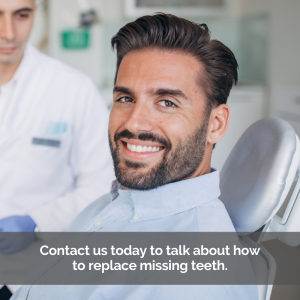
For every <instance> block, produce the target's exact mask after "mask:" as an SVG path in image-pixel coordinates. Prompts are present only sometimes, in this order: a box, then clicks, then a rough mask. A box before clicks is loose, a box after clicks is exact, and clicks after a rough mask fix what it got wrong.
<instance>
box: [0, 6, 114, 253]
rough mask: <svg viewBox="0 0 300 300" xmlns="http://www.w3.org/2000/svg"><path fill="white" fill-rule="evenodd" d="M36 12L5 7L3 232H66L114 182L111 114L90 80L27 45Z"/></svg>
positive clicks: (0, 32) (0, 62)
mask: <svg viewBox="0 0 300 300" xmlns="http://www.w3.org/2000/svg"><path fill="white" fill-rule="evenodd" d="M35 9H36V8H35V1H34V0H9V1H7V0H0V231H2V232H11V231H20V232H23V231H26V232H28V231H29V232H30V231H32V232H33V231H34V230H36V229H37V228H39V230H41V231H52V232H53V231H63V230H65V229H66V228H67V227H68V225H69V224H70V222H71V221H72V220H73V219H74V218H75V217H76V215H77V214H78V213H79V212H80V211H81V210H82V209H84V208H85V207H86V206H87V205H88V204H90V203H91V202H92V201H93V200H95V199H96V198H98V197H99V196H101V195H103V194H106V193H107V192H108V191H109V189H110V183H111V181H112V179H113V178H114V175H113V167H112V161H111V156H110V153H109V146H108V137H107V136H108V132H107V126H108V110H107V108H106V106H105V104H104V102H103V101H102V99H101V97H100V95H99V92H98V90H97V88H96V87H95V85H94V84H93V83H92V81H91V79H89V78H88V77H87V76H85V75H84V74H82V73H81V72H79V71H77V70H75V69H73V68H71V67H69V66H67V65H65V64H63V63H61V62H59V61H57V60H55V59H53V58H50V57H48V56H46V55H44V54H42V53H40V52H39V51H38V50H37V49H35V48H34V47H33V46H31V45H29V44H28V43H27V40H28V37H29V34H30V31H31V28H32V24H33V18H34V12H35ZM17 243H18V241H8V240H0V250H1V249H4V252H5V251H6V252H16V251H18V250H21V249H22V248H23V247H25V246H26V245H20V244H17Z"/></svg>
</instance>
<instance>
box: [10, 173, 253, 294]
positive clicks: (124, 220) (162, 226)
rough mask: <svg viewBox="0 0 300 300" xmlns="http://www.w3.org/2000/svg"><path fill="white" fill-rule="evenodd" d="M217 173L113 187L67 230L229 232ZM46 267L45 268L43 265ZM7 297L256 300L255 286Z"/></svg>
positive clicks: (85, 289)
mask: <svg viewBox="0 0 300 300" xmlns="http://www.w3.org/2000/svg"><path fill="white" fill-rule="evenodd" d="M219 195H220V190H219V173H218V171H215V170H212V172H211V173H209V174H206V175H203V176H200V177H196V178H192V179H187V180H183V181H179V182H175V183H170V184H167V185H164V186H161V187H159V188H156V189H153V190H149V191H138V190H123V189H122V188H121V187H120V185H119V184H118V183H117V182H114V183H113V188H112V191H111V194H110V195H105V196H103V197H101V198H100V199H98V200H96V201H95V202H94V203H92V204H91V205H90V206H88V207H87V208H86V209H85V210H84V211H83V212H82V213H81V214H79V215H78V216H77V218H76V219H75V221H74V222H73V224H72V225H71V228H70V230H71V231H95V232H96V231H97V232H98V231H103V232H104V231H105V232H120V231H123V232H144V231H151V232H154V231H157V232H172V231H173V232H199V231H203V232H208V231H210V232H224V231H235V229H234V227H233V225H232V222H231V220H230V217H229V215H228V213H227V211H226V209H225V207H224V205H223V203H222V202H221V201H220V200H219V199H218V197H219ZM49 268H50V267H49ZM12 299H24V300H25V299H28V300H40V299H43V300H46V299H56V300H59V299H72V300H77V299H78V300H82V299H89V300H100V299H105V300H120V299H122V300H126V299H128V300H129V299H130V300H141V299H143V300H147V299H149V300H152V299H164V300H165V299H172V300H174V299H185V300H188V299H193V300H194V299H205V300H206V299H208V300H216V299H222V300H227V299H228V300H232V299H243V300H247V299H249V300H250V299H251V300H256V299H258V292H257V288H256V286H250V285H248V286H220V285H219V286H216V285H209V286H205V285H193V286H190V285H189V286H184V285H176V286H175V285H172V286H170V285H169V286H168V285H157V286H145V285H139V286H138V285H137V286H132V285H131V286H128V285H127V286H126V285H115V286H113V285H111V286H104V285H103V286H102V285H99V286H24V287H22V288H21V289H19V290H18V292H17V293H16V294H15V295H14V297H13V298H12Z"/></svg>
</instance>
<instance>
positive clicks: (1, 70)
mask: <svg viewBox="0 0 300 300" xmlns="http://www.w3.org/2000/svg"><path fill="white" fill-rule="evenodd" d="M23 56H24V54H23V55H22V56H21V58H20V59H19V60H17V61H16V62H13V63H0V86H2V85H4V84H6V83H7V82H9V81H10V80H11V79H12V78H13V77H14V75H15V73H16V71H17V69H18V67H19V65H20V64H21V61H22V59H23Z"/></svg>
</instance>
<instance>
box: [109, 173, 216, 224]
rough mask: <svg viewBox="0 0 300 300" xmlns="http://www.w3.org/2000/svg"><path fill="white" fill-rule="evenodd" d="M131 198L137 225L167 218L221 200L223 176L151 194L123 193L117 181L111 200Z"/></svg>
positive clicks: (190, 181)
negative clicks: (220, 180) (141, 222)
mask: <svg viewBox="0 0 300 300" xmlns="http://www.w3.org/2000/svg"><path fill="white" fill-rule="evenodd" d="M119 195H121V196H122V195H123V196H125V197H126V198H127V197H128V196H129V197H130V198H131V201H132V202H133V206H134V219H133V220H134V221H135V222H138V221H144V220H150V219H155V218H161V217H166V216H170V215H174V214H177V213H181V212H183V211H187V210H190V209H192V208H195V207H197V206H199V205H202V204H204V203H207V202H209V201H211V200H213V199H216V198H218V197H219V196H220V189H219V172H218V171H217V170H215V169H212V172H211V173H209V174H205V175H202V176H199V177H195V178H192V179H187V180H182V181H178V182H174V183H169V184H166V185H163V186H160V187H158V188H156V189H152V190H148V191H140V190H123V187H122V186H121V184H120V183H118V182H117V181H116V180H115V181H114V182H113V184H112V189H111V197H112V200H113V201H114V200H115V199H116V198H117V197H118V196H119Z"/></svg>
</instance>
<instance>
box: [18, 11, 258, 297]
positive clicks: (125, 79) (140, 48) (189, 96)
mask: <svg viewBox="0 0 300 300" xmlns="http://www.w3.org/2000/svg"><path fill="white" fill-rule="evenodd" d="M112 46H113V47H115V48H116V49H117V72H116V77H115V87H114V103H113V107H112V110H111V114H110V122H109V139H110V148H111V152H112V156H113V160H114V167H115V173H116V177H117V181H116V182H114V184H113V187H112V191H111V195H107V196H104V197H102V198H101V199H99V200H98V201H96V202H94V203H93V204H91V205H90V206H89V207H88V208H86V209H85V210H84V211H83V212H82V213H81V214H80V215H79V216H78V217H77V218H76V220H75V221H74V223H73V225H72V226H71V231H94V232H98V231H99V232H101V231H108V232H116V231H119V232H120V231H123V232H124V231H129V232H131V231H135V232H139V231H162V232H169V231H174V232H176V231H181V232H186V231H204V232H205V231H215V232H222V231H232V232H233V231H234V227H233V225H232V222H231V220H230V218H229V216H228V213H227V211H226V209H225V207H224V205H223V204H222V202H221V201H220V200H219V199H218V197H219V195H220V191H219V175H218V171H216V170H214V169H211V167H210V160H211V153H212V149H213V145H214V144H215V143H217V142H218V141H219V140H220V139H221V138H222V137H223V136H224V135H225V133H226V130H227V126H228V120H229V117H230V109H229V107H228V106H227V105H226V100H227V97H228V95H229V92H230V89H231V87H232V85H233V83H234V82H236V81H237V62H236V60H235V57H234V55H233V53H232V52H231V51H230V50H229V49H228V48H227V47H225V46H224V45H223V44H222V43H220V42H218V41H215V40H210V35H209V30H208V28H207V26H206V25H205V24H202V25H197V24H195V23H192V22H189V21H187V20H185V19H181V18H178V17H175V16H172V15H165V14H158V15H155V16H145V17H141V18H139V19H138V20H136V21H135V22H132V23H129V24H127V25H125V26H124V27H123V28H121V29H120V30H119V32H118V33H117V35H116V36H115V37H113V39H112ZM59 263H60V261H59V262H58V264H59ZM51 268H52V265H51V266H50V267H49V270H50V269H51ZM45 274H47V272H45ZM42 276H44V274H43V275H42ZM41 295H43V299H66V298H72V299H83V298H84V299H222V300H223V299H258V295H257V289H256V287H255V286H181V285H174V286H94V287H91V286H55V287H50V286H31V287H30V286H28V287H23V288H22V289H21V290H19V291H18V293H17V295H16V296H15V298H14V299H19V298H22V299H30V300H31V299H39V297H41Z"/></svg>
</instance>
